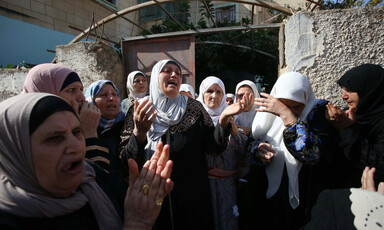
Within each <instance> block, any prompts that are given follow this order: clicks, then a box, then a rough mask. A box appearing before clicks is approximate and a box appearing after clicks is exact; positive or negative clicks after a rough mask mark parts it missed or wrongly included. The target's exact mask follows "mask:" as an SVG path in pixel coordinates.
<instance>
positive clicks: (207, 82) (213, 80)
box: [196, 76, 228, 125]
mask: <svg viewBox="0 0 384 230" xmlns="http://www.w3.org/2000/svg"><path fill="white" fill-rule="evenodd" d="M213 84H217V85H219V86H220V88H221V90H222V91H223V99H222V100H221V103H220V106H219V107H217V108H216V109H211V108H209V107H208V106H207V105H206V104H205V103H204V93H205V92H206V91H207V89H208V88H209V87H211V85H213ZM196 100H198V101H200V102H201V104H202V105H203V106H204V108H205V110H206V111H207V112H208V114H209V116H211V118H212V121H213V124H215V125H216V124H217V122H218V121H219V118H220V115H221V113H222V112H223V111H224V109H225V108H227V107H228V105H227V104H226V103H225V101H226V100H227V96H226V94H225V86H224V83H223V81H222V80H220V79H219V78H218V77H215V76H209V77H207V78H205V79H204V80H203V81H202V82H201V84H200V88H199V97H198V98H197V99H196Z"/></svg>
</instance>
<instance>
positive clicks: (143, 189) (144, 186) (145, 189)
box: [141, 184, 149, 195]
mask: <svg viewBox="0 0 384 230" xmlns="http://www.w3.org/2000/svg"><path fill="white" fill-rule="evenodd" d="M141 192H142V193H143V195H148V192H149V185H147V184H145V185H143V187H141Z"/></svg>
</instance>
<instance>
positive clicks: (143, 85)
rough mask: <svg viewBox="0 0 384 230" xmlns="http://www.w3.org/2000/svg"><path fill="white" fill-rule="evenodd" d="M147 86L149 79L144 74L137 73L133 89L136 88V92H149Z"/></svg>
mask: <svg viewBox="0 0 384 230" xmlns="http://www.w3.org/2000/svg"><path fill="white" fill-rule="evenodd" d="M147 88H148V83H147V79H146V78H145V77H144V76H143V75H141V74H137V75H136V76H135V78H134V79H133V90H135V92H136V93H145V92H147Z"/></svg>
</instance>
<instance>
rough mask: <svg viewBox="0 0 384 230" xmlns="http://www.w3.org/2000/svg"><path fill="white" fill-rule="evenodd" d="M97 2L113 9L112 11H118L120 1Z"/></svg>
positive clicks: (99, 0) (98, 0)
mask: <svg viewBox="0 0 384 230" xmlns="http://www.w3.org/2000/svg"><path fill="white" fill-rule="evenodd" d="M95 1H96V2H98V3H100V4H102V5H104V6H106V7H108V8H110V9H112V10H117V3H118V2H117V1H118V0H95Z"/></svg>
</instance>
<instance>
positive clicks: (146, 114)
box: [121, 60, 229, 229]
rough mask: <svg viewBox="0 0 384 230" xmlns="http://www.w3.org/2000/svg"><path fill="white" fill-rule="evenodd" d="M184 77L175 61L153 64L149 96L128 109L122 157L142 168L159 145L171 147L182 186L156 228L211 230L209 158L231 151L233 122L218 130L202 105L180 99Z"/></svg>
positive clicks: (166, 205) (176, 177)
mask: <svg viewBox="0 0 384 230" xmlns="http://www.w3.org/2000/svg"><path fill="white" fill-rule="evenodd" d="M181 73H182V71H181V67H180V65H179V64H178V63H177V62H176V61H173V60H161V61H159V62H158V63H156V64H155V65H154V67H153V68H152V74H151V84H150V92H149V97H146V98H144V99H142V100H141V101H140V103H139V102H137V101H135V106H134V107H131V108H130V109H129V110H128V113H127V116H126V120H125V126H124V131H123V133H122V135H123V145H125V147H124V149H123V150H122V152H121V156H122V159H123V162H125V161H126V159H128V158H134V159H135V160H136V161H137V162H138V163H139V165H140V164H142V163H143V162H144V161H145V160H147V159H149V158H150V157H151V155H152V154H153V152H154V147H155V146H156V144H157V143H158V142H159V141H162V142H163V143H167V144H169V145H170V147H171V151H170V159H172V161H173V162H174V167H173V172H172V180H173V181H174V182H175V184H177V186H175V188H174V190H173V192H172V194H170V196H169V199H166V200H165V201H164V205H163V206H164V208H163V209H162V211H161V213H160V215H159V218H158V220H157V222H156V227H157V229H212V228H213V221H212V207H211V202H210V201H211V198H210V191H209V181H208V175H207V162H206V156H207V155H209V154H215V153H217V154H220V153H221V152H223V151H224V149H225V148H226V140H227V137H228V135H229V131H228V130H226V128H227V127H228V123H225V122H228V121H223V123H222V124H221V125H216V126H214V125H213V123H212V119H211V118H210V116H209V115H208V113H207V112H206V111H205V110H204V108H203V106H202V104H201V103H200V102H198V101H196V100H193V99H190V98H188V97H186V96H184V95H180V94H179V89H180V85H181V81H182V79H181ZM197 184H198V187H195V186H194V185H197Z"/></svg>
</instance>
